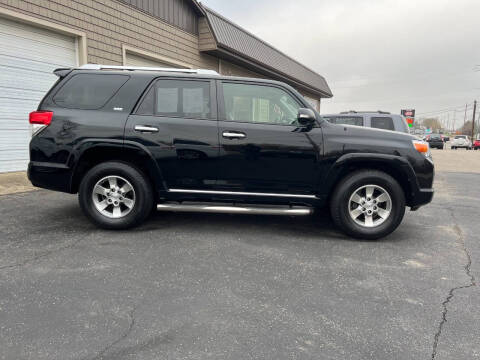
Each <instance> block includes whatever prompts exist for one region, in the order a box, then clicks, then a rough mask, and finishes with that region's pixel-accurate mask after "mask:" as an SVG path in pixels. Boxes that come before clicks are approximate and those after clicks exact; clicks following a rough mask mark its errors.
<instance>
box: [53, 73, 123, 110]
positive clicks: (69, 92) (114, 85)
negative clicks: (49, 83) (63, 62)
mask: <svg viewBox="0 0 480 360" xmlns="http://www.w3.org/2000/svg"><path fill="white" fill-rule="evenodd" d="M129 78H130V76H128V75H113V74H77V75H74V76H72V77H71V78H70V79H69V80H68V81H67V83H66V84H65V85H63V86H62V87H61V88H60V90H58V92H57V93H56V94H55V96H54V97H53V102H55V104H57V105H58V106H61V107H65V108H69V109H82V110H95V109H100V108H101V107H103V106H105V104H106V103H107V101H108V100H110V99H111V98H112V97H113V96H114V95H115V94H116V93H117V91H118V90H119V89H120V88H121V87H122V86H123V84H125V83H126V82H127V81H128V79H129Z"/></svg>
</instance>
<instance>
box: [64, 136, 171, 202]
mask: <svg viewBox="0 0 480 360" xmlns="http://www.w3.org/2000/svg"><path fill="white" fill-rule="evenodd" d="M107 161H119V162H123V163H127V164H129V165H130V166H132V167H134V168H136V169H137V170H140V171H141V172H143V173H144V174H145V175H146V176H147V178H148V180H149V181H150V184H151V186H152V189H155V190H156V191H157V193H158V190H161V187H162V186H164V182H163V176H162V172H161V170H160V168H159V166H158V164H157V162H156V161H155V160H154V158H153V156H152V154H151V153H150V152H149V151H148V149H146V148H145V147H143V146H142V145H141V144H137V143H134V142H123V141H121V142H120V141H119V142H116V141H113V142H86V143H83V144H82V145H81V146H80V147H79V148H78V150H77V151H76V152H75V153H74V155H72V156H71V159H70V160H69V162H70V163H72V166H71V168H73V171H72V178H71V181H70V192H71V193H77V192H78V189H79V186H80V183H81V181H82V179H83V177H84V176H85V174H86V173H87V172H88V171H89V170H90V169H91V168H93V167H94V166H96V165H98V164H101V163H104V162H107Z"/></svg>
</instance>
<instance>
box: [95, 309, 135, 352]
mask: <svg viewBox="0 0 480 360" xmlns="http://www.w3.org/2000/svg"><path fill="white" fill-rule="evenodd" d="M135 310H136V307H134V308H133V309H132V310H130V311H129V313H128V316H129V318H130V321H129V324H128V328H127V330H125V332H124V333H123V334H122V335H121V336H120V337H119V338H118V339H117V340H115V341H114V342H112V343H111V344H110V345H108V346H106V347H105V348H103V349H102V350H100V352H99V353H98V354H97V355H95V357H93V358H92V359H91V360H100V359H102V358H103V356H104V355H105V354H106V353H107V352H108V351H109V350H110V349H111V348H113V347H114V346H115V345H117V344H119V343H120V342H122V341H123V340H125V339H126V338H127V337H128V335H130V333H131V332H132V330H133V327H134V326H135V316H134V315H135Z"/></svg>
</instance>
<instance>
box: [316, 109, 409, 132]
mask: <svg viewBox="0 0 480 360" xmlns="http://www.w3.org/2000/svg"><path fill="white" fill-rule="evenodd" d="M322 117H323V118H324V119H325V120H327V121H328V122H330V123H332V124H342V125H355V126H365V127H370V128H376V129H383V130H391V131H400V132H403V133H407V134H409V133H410V130H409V128H408V124H407V120H405V118H404V117H403V116H402V115H395V114H391V113H389V112H385V111H363V112H357V111H353V110H352V111H346V112H342V113H340V114H329V115H322Z"/></svg>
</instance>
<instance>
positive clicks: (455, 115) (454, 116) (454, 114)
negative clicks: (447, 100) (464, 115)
mask: <svg viewBox="0 0 480 360" xmlns="http://www.w3.org/2000/svg"><path fill="white" fill-rule="evenodd" d="M456 122H457V110H455V111H454V112H453V126H452V129H455V124H456Z"/></svg>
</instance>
